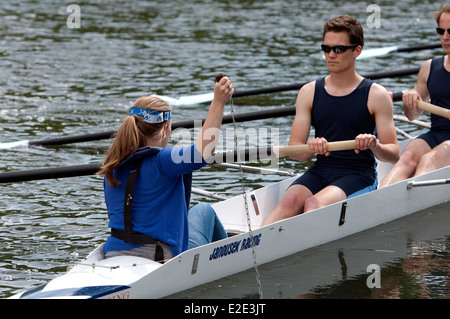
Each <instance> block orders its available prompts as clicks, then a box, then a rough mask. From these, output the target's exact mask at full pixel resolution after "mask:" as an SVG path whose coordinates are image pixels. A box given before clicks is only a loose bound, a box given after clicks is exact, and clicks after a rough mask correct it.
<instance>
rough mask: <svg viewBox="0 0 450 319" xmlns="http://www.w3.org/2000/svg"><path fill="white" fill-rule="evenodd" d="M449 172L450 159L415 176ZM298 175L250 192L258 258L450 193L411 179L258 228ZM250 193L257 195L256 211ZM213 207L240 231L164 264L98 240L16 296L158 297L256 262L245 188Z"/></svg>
mask: <svg viewBox="0 0 450 319" xmlns="http://www.w3.org/2000/svg"><path fill="white" fill-rule="evenodd" d="M449 176H450V166H448V167H445V168H443V169H440V170H437V171H434V172H431V173H429V174H426V175H423V176H420V177H417V178H414V181H420V180H434V179H441V178H442V177H449ZM295 178H296V177H293V178H289V179H287V180H285V181H282V182H280V183H276V184H273V185H270V186H267V187H264V188H261V189H258V190H256V191H254V192H251V193H249V194H247V196H248V203H249V214H250V221H251V227H252V232H253V236H254V238H255V241H254V242H255V247H254V249H255V252H256V262H257V263H258V264H263V263H267V262H270V261H273V260H276V259H279V258H282V257H285V256H288V255H291V254H294V253H297V252H299V251H302V250H305V249H308V248H311V247H315V246H318V245H321V244H324V243H327V242H330V241H334V240H337V239H340V238H343V237H346V236H349V235H352V234H355V233H358V232H361V231H363V230H366V229H369V228H372V227H375V226H377V225H380V224H382V223H385V222H389V221H392V220H394V219H397V218H400V217H403V216H406V215H409V214H411V213H414V212H417V211H420V210H422V209H426V208H428V207H431V206H434V205H437V204H440V203H443V202H446V201H448V200H449V198H450V196H449V189H448V186H445V185H437V186H427V187H421V188H412V189H408V187H407V185H408V183H409V181H410V180H406V181H402V182H400V183H397V184H394V185H391V186H390V187H387V188H383V189H378V190H375V191H373V192H370V193H366V194H363V195H361V196H357V197H354V198H351V199H348V200H346V201H342V202H338V203H335V204H333V205H330V206H327V207H324V208H321V209H318V210H315V211H312V212H309V213H305V214H302V215H299V216H296V217H293V218H289V219H286V220H282V221H279V222H277V223H274V224H272V225H268V226H266V227H262V228H259V226H258V225H260V223H261V221H262V219H263V218H264V216H265V215H266V214H268V213H269V212H270V211H271V210H272V209H273V207H274V206H275V205H276V203H278V201H279V200H280V199H281V197H282V196H283V194H284V192H285V189H286V188H287V187H288V186H289V185H290V183H291V182H292V181H293V180H294V179H295ZM251 195H254V196H255V198H256V201H257V203H258V207H259V213H260V214H259V215H256V211H255V209H254V206H253V204H252V203H253V202H252V200H251ZM213 207H214V209H215V210H216V212H217V214H218V216H219V218H220V219H221V220H222V222H223V224H224V226H225V228H226V229H232V230H234V231H237V232H238V234H237V235H235V236H232V237H229V238H227V239H224V240H221V241H217V242H214V243H211V244H208V245H205V246H201V247H197V248H195V249H191V250H188V251H185V252H183V253H182V254H180V255H178V256H176V257H174V258H173V259H171V260H170V261H168V262H166V263H165V264H159V263H156V262H153V261H151V260H147V259H144V258H138V257H115V258H111V259H103V254H102V246H100V247H98V248H97V249H96V250H94V251H93V252H92V253H91V254H90V255H89V256H88V257H87V258H86V259H85V260H83V261H82V262H81V263H80V264H77V265H76V266H75V267H74V268H72V269H71V270H70V271H69V272H67V273H66V274H64V275H62V276H60V277H57V278H55V279H54V280H52V281H50V282H49V283H48V284H46V285H45V286H42V287H40V288H36V289H34V291H28V292H25V293H24V294H19V295H16V296H14V298H161V297H165V296H169V295H171V294H174V293H177V292H180V291H183V290H186V289H189V288H193V287H196V286H198V285H201V284H204V283H207V282H211V281H213V280H217V279H219V278H222V277H226V276H229V275H232V274H236V273H239V272H242V271H244V270H247V269H250V268H252V267H253V266H254V260H253V255H252V247H251V246H252V245H251V242H252V241H251V240H250V237H249V232H248V225H247V218H246V211H245V207H244V198H243V196H237V197H234V198H231V199H229V200H226V201H223V202H219V203H216V204H214V205H213ZM343 208H345V209H344V210H343ZM343 211H345V216H342V212H343ZM342 220H343V223H342ZM340 221H341V222H340Z"/></svg>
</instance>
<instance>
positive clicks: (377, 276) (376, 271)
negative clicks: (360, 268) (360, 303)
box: [366, 264, 381, 288]
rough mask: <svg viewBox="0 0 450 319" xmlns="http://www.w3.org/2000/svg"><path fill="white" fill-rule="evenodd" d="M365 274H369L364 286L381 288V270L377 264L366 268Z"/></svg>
mask: <svg viewBox="0 0 450 319" xmlns="http://www.w3.org/2000/svg"><path fill="white" fill-rule="evenodd" d="M366 271H367V272H370V273H371V274H370V275H369V277H367V280H366V284H367V287H368V288H381V269H380V266H378V265H377V264H370V265H369V266H367V269H366Z"/></svg>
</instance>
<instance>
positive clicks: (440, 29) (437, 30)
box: [436, 28, 450, 35]
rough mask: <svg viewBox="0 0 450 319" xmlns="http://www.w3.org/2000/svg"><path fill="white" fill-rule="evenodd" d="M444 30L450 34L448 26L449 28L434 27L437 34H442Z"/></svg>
mask: <svg viewBox="0 0 450 319" xmlns="http://www.w3.org/2000/svg"><path fill="white" fill-rule="evenodd" d="M445 30H447V33H448V34H450V28H449V29H444V28H436V32H437V33H438V34H439V35H444V33H445Z"/></svg>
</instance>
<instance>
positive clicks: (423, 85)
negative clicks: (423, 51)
mask: <svg viewBox="0 0 450 319" xmlns="http://www.w3.org/2000/svg"><path fill="white" fill-rule="evenodd" d="M430 68H431V60H428V61H426V62H425V63H424V64H423V65H422V67H421V68H420V71H419V74H418V75H417V82H416V85H415V86H414V88H413V89H412V90H409V91H408V92H406V93H405V94H403V97H402V99H403V112H404V113H405V115H406V117H407V118H408V119H409V120H410V121H412V120H414V119H416V118H418V117H419V116H420V115H421V114H422V112H423V111H422V110H421V109H419V108H418V106H417V101H419V100H422V101H424V102H428V101H429V99H430V93H429V92H428V87H427V81H428V75H429V74H430Z"/></svg>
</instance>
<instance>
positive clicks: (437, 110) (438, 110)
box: [418, 101, 449, 118]
mask: <svg viewBox="0 0 450 319" xmlns="http://www.w3.org/2000/svg"><path fill="white" fill-rule="evenodd" d="M418 106H419V109H422V110H424V111H427V112H430V113H433V114H436V115H439V116H442V117H445V118H448V111H449V110H448V109H446V108H444V107H440V106H437V105H434V104H430V103H426V102H423V101H418Z"/></svg>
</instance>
